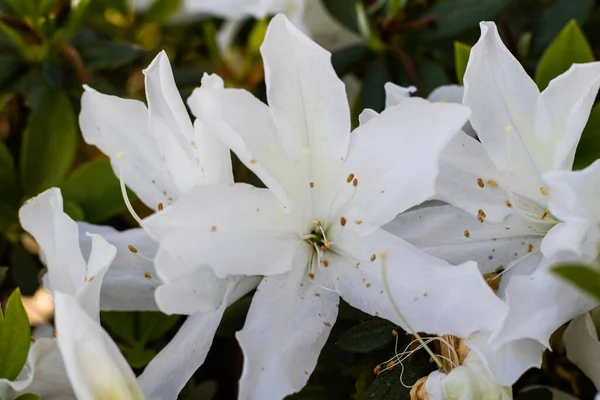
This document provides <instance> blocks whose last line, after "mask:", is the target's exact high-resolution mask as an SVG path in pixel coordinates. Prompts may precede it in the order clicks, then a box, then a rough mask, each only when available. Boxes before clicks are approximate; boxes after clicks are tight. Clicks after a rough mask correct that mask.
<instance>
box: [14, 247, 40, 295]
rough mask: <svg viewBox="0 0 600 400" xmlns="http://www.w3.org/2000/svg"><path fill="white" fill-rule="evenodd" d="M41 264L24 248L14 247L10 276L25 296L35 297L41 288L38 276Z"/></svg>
mask: <svg viewBox="0 0 600 400" xmlns="http://www.w3.org/2000/svg"><path fill="white" fill-rule="evenodd" d="M40 268H41V264H40V261H39V259H38V257H37V256H34V255H33V254H31V253H29V252H28V251H27V250H25V249H24V248H23V247H22V246H20V245H17V246H13V248H12V254H11V258H10V269H9V271H10V275H11V277H12V279H13V280H14V281H15V283H16V284H17V286H18V287H19V288H20V289H21V292H22V293H23V295H25V296H33V294H34V293H35V292H36V290H37V289H38V287H39V286H40V284H39V280H38V275H39V272H40Z"/></svg>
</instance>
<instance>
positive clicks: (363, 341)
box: [336, 319, 397, 353]
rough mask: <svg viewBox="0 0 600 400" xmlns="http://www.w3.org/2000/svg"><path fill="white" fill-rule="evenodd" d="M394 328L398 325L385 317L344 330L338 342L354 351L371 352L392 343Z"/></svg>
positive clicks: (345, 348)
mask: <svg viewBox="0 0 600 400" xmlns="http://www.w3.org/2000/svg"><path fill="white" fill-rule="evenodd" d="M394 329H397V327H396V325H394V324H393V323H391V322H389V321H386V320H384V319H375V320H373V321H367V322H363V323H362V324H359V325H356V326H354V327H352V328H351V329H350V330H348V331H346V332H344V333H343V334H342V336H341V337H340V339H339V340H338V341H337V343H336V344H337V345H338V346H339V347H341V348H342V349H344V350H346V351H350V352H353V353H369V352H371V351H374V350H379V349H382V348H384V347H385V346H387V345H388V344H390V343H391V342H392V341H393V340H394V335H392V331H393V330H394Z"/></svg>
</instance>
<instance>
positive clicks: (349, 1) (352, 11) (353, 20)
mask: <svg viewBox="0 0 600 400" xmlns="http://www.w3.org/2000/svg"><path fill="white" fill-rule="evenodd" d="M359 1H360V0H323V4H324V5H325V8H327V11H329V14H331V16H332V17H333V18H335V19H336V20H338V21H339V22H340V23H341V24H342V25H344V26H345V27H346V28H348V29H350V30H352V31H354V32H357V33H358V32H359V30H358V19H357V17H356V7H355V5H356V3H358V2H359Z"/></svg>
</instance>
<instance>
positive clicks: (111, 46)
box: [76, 41, 143, 70]
mask: <svg viewBox="0 0 600 400" xmlns="http://www.w3.org/2000/svg"><path fill="white" fill-rule="evenodd" d="M76 48H77V50H78V51H79V54H80V55H81V58H82V60H83V62H84V64H85V66H86V68H87V69H89V70H95V69H106V68H109V69H113V68H118V67H120V66H122V65H125V64H129V63H131V62H132V61H133V60H135V59H136V58H138V57H139V56H140V55H141V54H142V52H143V51H142V49H141V48H139V47H137V46H135V45H132V44H129V43H125V42H109V41H96V42H92V43H83V44H80V45H76Z"/></svg>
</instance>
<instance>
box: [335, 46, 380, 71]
mask: <svg viewBox="0 0 600 400" xmlns="http://www.w3.org/2000/svg"><path fill="white" fill-rule="evenodd" d="M369 53H370V50H369V48H368V47H367V46H364V45H360V44H359V45H354V46H350V47H345V48H343V49H341V50H338V51H334V52H333V54H332V55H331V63H332V64H333V68H334V69H335V72H336V73H337V74H338V76H339V77H340V78H343V77H344V76H345V75H346V74H348V73H349V72H351V71H352V70H353V69H354V67H356V65H358V64H359V63H360V62H361V61H363V60H364V59H365V58H366V57H367V56H368V55H369Z"/></svg>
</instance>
